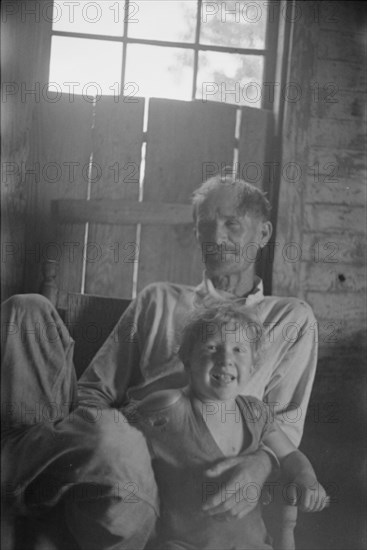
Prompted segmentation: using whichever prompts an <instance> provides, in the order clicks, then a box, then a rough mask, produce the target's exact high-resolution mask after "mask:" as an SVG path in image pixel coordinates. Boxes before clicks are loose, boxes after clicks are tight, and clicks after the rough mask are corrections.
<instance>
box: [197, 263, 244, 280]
mask: <svg viewBox="0 0 367 550" xmlns="http://www.w3.org/2000/svg"><path fill="white" fill-rule="evenodd" d="M205 269H206V273H207V275H208V277H209V278H212V277H225V276H228V275H234V274H235V273H241V272H242V271H244V270H245V266H243V265H240V264H239V263H237V262H233V263H228V262H218V263H216V262H207V263H206V264H205Z"/></svg>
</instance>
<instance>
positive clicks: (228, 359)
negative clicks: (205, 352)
mask: <svg viewBox="0 0 367 550" xmlns="http://www.w3.org/2000/svg"><path fill="white" fill-rule="evenodd" d="M218 363H219V364H220V366H222V367H232V366H233V364H234V362H233V356H232V354H231V353H229V352H228V351H225V350H223V351H221V352H219V354H218Z"/></svg>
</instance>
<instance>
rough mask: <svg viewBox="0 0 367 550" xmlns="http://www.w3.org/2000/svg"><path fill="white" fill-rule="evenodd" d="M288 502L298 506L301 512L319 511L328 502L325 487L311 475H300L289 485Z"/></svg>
mask: <svg viewBox="0 0 367 550" xmlns="http://www.w3.org/2000/svg"><path fill="white" fill-rule="evenodd" d="M287 493H288V498H289V500H290V504H293V505H294V506H299V508H300V510H302V511H303V512H321V510H323V509H324V508H325V507H326V506H329V504H330V498H329V497H328V496H327V494H326V491H325V489H324V488H323V486H322V485H321V483H319V482H318V481H317V479H316V478H315V477H313V476H311V477H310V476H306V475H300V476H297V477H296V478H295V480H294V481H293V482H292V483H291V484H290V485H289V487H288V490H287Z"/></svg>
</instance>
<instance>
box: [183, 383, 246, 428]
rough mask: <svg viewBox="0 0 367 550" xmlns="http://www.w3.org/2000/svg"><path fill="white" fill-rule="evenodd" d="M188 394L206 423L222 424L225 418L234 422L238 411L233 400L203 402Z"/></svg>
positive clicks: (192, 394)
mask: <svg viewBox="0 0 367 550" xmlns="http://www.w3.org/2000/svg"><path fill="white" fill-rule="evenodd" d="M190 393H191V401H192V403H193V406H194V407H195V409H196V410H197V411H198V412H200V414H201V416H202V417H203V419H204V421H205V422H206V423H208V422H212V423H213V424H214V423H216V424H223V423H224V422H225V420H226V418H227V416H228V418H229V417H232V418H233V420H234V419H235V416H237V414H238V411H239V409H238V405H237V403H236V399H235V398H233V399H228V400H221V401H219V400H214V399H210V400H204V399H201V398H200V397H198V396H196V395H195V394H194V393H192V392H191V391H190Z"/></svg>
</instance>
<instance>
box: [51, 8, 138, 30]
mask: <svg viewBox="0 0 367 550" xmlns="http://www.w3.org/2000/svg"><path fill="white" fill-rule="evenodd" d="M127 17H128V15H127V13H125V0H113V1H112V0H100V1H99V2H85V0H84V1H82V2H65V1H63V0H55V1H54V9H53V25H52V28H53V30H55V31H64V32H81V33H90V34H107V35H111V36H122V35H123V33H124V19H127Z"/></svg>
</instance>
